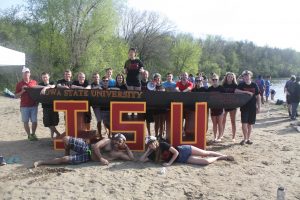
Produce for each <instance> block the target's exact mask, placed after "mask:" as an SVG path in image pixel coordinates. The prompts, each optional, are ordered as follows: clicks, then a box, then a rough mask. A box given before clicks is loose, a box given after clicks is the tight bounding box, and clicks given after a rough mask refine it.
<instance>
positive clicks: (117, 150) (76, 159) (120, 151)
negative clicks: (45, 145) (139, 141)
mask: <svg viewBox="0 0 300 200" xmlns="http://www.w3.org/2000/svg"><path fill="white" fill-rule="evenodd" d="M63 142H64V146H65V156H63V157H60V158H55V159H52V160H45V161H42V160H40V161H36V162H34V164H33V165H34V167H39V166H41V165H62V164H73V165H75V164H80V163H86V162H89V161H98V162H100V163H101V164H102V165H108V164H109V160H114V159H121V160H128V161H130V160H134V156H133V153H132V152H131V150H130V149H129V147H128V146H127V145H126V143H125V142H126V137H125V136H124V135H123V134H121V133H117V134H115V135H114V136H113V138H112V139H109V138H105V139H102V140H100V141H98V142H97V143H95V144H88V143H87V142H85V141H84V140H83V139H81V138H74V137H70V136H65V137H64V138H63ZM70 150H73V151H75V152H76V154H75V155H70ZM101 151H102V152H101ZM104 152H106V153H108V156H104V155H103V153H104Z"/></svg>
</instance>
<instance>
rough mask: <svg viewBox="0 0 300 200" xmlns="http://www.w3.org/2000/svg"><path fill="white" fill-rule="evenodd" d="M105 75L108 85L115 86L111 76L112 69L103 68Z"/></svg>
mask: <svg viewBox="0 0 300 200" xmlns="http://www.w3.org/2000/svg"><path fill="white" fill-rule="evenodd" d="M105 73H106V74H105V76H106V77H107V78H108V87H110V88H112V87H115V86H116V80H115V79H113V78H112V74H113V69H112V68H107V69H105Z"/></svg>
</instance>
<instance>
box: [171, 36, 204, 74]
mask: <svg viewBox="0 0 300 200" xmlns="http://www.w3.org/2000/svg"><path fill="white" fill-rule="evenodd" d="M201 50H202V49H201V46H200V42H199V41H198V40H196V39H194V38H193V37H192V36H191V35H186V34H180V35H177V36H176V37H175V38H174V41H173V45H172V48H171V61H172V66H173V67H174V70H173V72H174V73H175V74H180V72H183V71H186V72H188V73H193V74H195V73H197V72H198V64H199V61H200V56H201Z"/></svg>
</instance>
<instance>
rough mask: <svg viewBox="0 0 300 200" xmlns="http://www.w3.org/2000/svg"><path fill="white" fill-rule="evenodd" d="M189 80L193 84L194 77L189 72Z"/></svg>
mask: <svg viewBox="0 0 300 200" xmlns="http://www.w3.org/2000/svg"><path fill="white" fill-rule="evenodd" d="M189 81H190V82H191V83H193V84H195V77H194V75H193V74H189Z"/></svg>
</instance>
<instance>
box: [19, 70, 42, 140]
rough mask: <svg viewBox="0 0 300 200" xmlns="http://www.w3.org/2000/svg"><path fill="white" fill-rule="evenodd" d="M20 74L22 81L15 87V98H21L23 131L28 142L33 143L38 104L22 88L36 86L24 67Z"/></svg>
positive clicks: (28, 71) (35, 138)
mask: <svg viewBox="0 0 300 200" xmlns="http://www.w3.org/2000/svg"><path fill="white" fill-rule="evenodd" d="M22 73H23V75H22V81H20V82H19V83H17V85H16V92H15V94H16V95H15V97H16V98H21V103H20V111H21V115H22V121H23V123H24V129H25V131H26V133H27V137H28V140H30V141H34V140H37V137H36V135H35V131H36V128H37V112H38V103H37V102H36V101H34V100H33V99H32V98H31V97H30V96H29V93H28V92H26V90H25V89H24V88H30V87H34V86H36V85H37V82H36V81H35V80H32V79H30V70H29V69H28V68H26V67H25V66H24V67H23V70H22ZM29 120H30V121H31V123H32V125H31V131H32V132H31V133H30V127H29Z"/></svg>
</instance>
